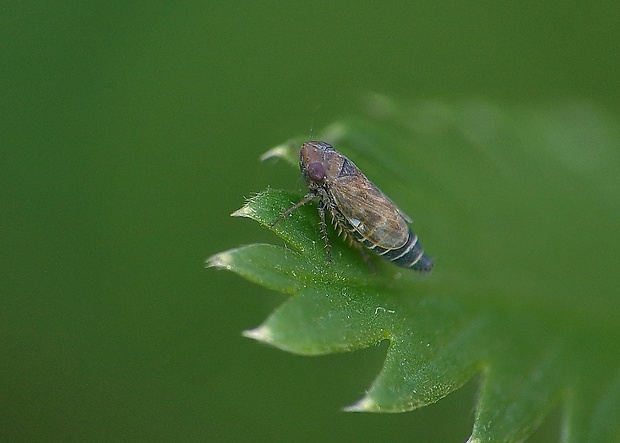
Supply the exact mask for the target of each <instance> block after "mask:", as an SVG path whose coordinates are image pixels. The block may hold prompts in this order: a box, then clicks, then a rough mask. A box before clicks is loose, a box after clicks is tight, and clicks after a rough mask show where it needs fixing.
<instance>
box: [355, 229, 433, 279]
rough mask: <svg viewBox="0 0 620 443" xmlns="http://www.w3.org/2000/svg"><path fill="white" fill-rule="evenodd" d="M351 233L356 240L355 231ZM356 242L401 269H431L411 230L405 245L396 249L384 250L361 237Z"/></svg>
mask: <svg viewBox="0 0 620 443" xmlns="http://www.w3.org/2000/svg"><path fill="white" fill-rule="evenodd" d="M351 233H352V234H353V235H354V236H355V237H356V238H357V237H358V235H359V233H357V231H355V230H354V231H351ZM356 234H357V235H356ZM358 240H359V242H360V243H362V244H363V245H364V246H366V247H367V248H368V249H370V250H372V251H373V252H375V253H376V254H378V255H380V256H382V257H385V258H386V259H388V260H390V261H392V262H394V263H395V264H397V265H398V266H402V267H403V268H413V269H417V270H418V271H430V270H431V268H432V267H433V261H432V260H431V259H430V258H429V257H428V256H427V255H426V254H424V249H423V248H422V245H421V244H420V242H419V241H418V236H417V235H416V234H414V232H413V231H412V230H409V238H408V239H407V241H406V242H405V244H404V245H403V246H401V247H400V248H398V249H384V248H382V247H380V246H378V245H375V244H373V243H372V242H371V241H370V240H368V239H366V238H364V237H361V236H360V238H358Z"/></svg>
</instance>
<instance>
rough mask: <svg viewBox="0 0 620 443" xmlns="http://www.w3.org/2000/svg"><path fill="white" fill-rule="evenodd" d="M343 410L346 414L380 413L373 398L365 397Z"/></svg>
mask: <svg viewBox="0 0 620 443" xmlns="http://www.w3.org/2000/svg"><path fill="white" fill-rule="evenodd" d="M342 410H343V411H345V412H373V411H378V410H379V407H378V405H377V403H375V401H374V400H373V399H372V398H370V397H364V398H362V399H361V400H359V401H358V402H356V403H353V404H352V405H350V406H347V407H345V408H342Z"/></svg>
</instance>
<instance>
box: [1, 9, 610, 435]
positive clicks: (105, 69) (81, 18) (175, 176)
mask: <svg viewBox="0 0 620 443" xmlns="http://www.w3.org/2000/svg"><path fill="white" fill-rule="evenodd" d="M619 17H620V4H619V3H618V2H615V1H611V0H610V1H607V2H606V1H598V2H589V3H584V2H560V1H557V0H552V1H549V2H543V3H541V2H532V1H526V2H512V3H510V4H508V3H505V4H502V3H501V2H500V3H498V2H490V1H473V0H469V1H465V2H460V3H454V2H420V1H413V2H394V1H392V2H372V1H361V2H352V1H342V2H327V1H322V2H306V3H301V2H289V3H287V2H272V1H264V2H249V1H245V2H244V1H235V0H233V1H227V2H213V1H198V2H196V1H188V2H182V3H179V2H176V3H173V2H161V1H149V2H146V1H123V2H118V1H107V2H101V1H91V2H77V1H62V2H61V1H54V0H52V1H47V2H35V1H20V2H5V4H3V5H1V6H0V60H1V62H0V146H1V149H2V150H1V151H0V152H1V155H0V183H1V186H0V196H1V200H0V203H1V208H2V209H1V211H0V291H1V293H0V439H1V440H3V441H299V442H314V441H321V442H330V441H333V442H347V441H351V442H354V441H421V442H427V441H437V442H439V441H451V442H454V441H464V440H465V439H466V438H467V436H468V435H469V431H470V428H471V425H472V422H473V411H474V404H475V395H476V387H477V386H476V381H475V380H474V381H472V382H471V383H469V384H468V385H466V386H465V387H464V388H463V389H461V390H460V391H458V392H456V393H454V394H452V395H450V396H449V397H447V398H446V399H444V400H442V401H440V402H439V403H437V404H436V405H433V406H431V407H428V408H425V409H423V410H421V411H416V412H412V413H407V414H398V415H372V414H348V413H342V412H340V408H341V407H342V406H345V405H347V404H349V403H351V402H353V401H355V400H357V399H358V398H359V397H360V396H361V395H362V394H363V390H364V389H365V388H366V387H367V386H368V385H369V384H370V382H371V381H372V379H373V377H374V375H375V374H376V373H377V371H378V370H379V368H380V367H381V362H382V358H383V356H384V354H385V344H383V345H380V346H377V347H375V348H372V349H368V350H365V351H361V352H356V353H352V354H345V355H335V356H327V357H319V358H317V357H314V358H306V357H299V356H293V355H289V354H286V353H284V352H281V351H277V350H274V349H271V348H268V347H265V346H261V345H258V344H256V343H254V342H252V341H251V340H248V339H245V338H243V337H242V336H241V335H240V332H241V331H242V330H244V329H247V328H251V327H255V326H257V325H258V324H260V322H261V321H262V320H263V319H264V318H265V317H266V316H267V315H268V313H269V312H270V311H271V309H273V307H275V306H277V304H278V303H280V302H281V301H282V300H283V296H282V295H280V294H275V293H272V292H269V291H267V290H265V289H263V288H260V287H257V286H255V285H252V284H250V283H247V282H245V281H243V280H241V279H240V278H238V277H236V276H235V275H233V274H229V273H226V272H218V271H215V270H213V269H209V270H205V269H204V267H203V266H204V259H205V258H207V257H208V256H209V255H211V254H213V253H216V252H219V251H221V250H224V249H228V248H231V247H235V246H239V245H242V244H245V243H251V242H261V241H262V242H278V240H277V239H276V238H275V237H274V236H273V235H271V234H270V233H269V232H268V231H267V230H265V229H261V228H260V227H259V226H258V225H257V224H255V223H252V222H250V221H249V220H242V219H231V218H230V217H229V214H230V213H231V212H232V211H234V210H235V209H237V208H238V207H239V206H240V205H241V204H242V203H243V201H244V197H247V196H249V195H250V194H252V193H253V192H257V191H260V190H262V189H264V188H266V187H267V186H271V187H276V188H287V189H301V183H300V181H299V180H298V174H297V173H296V172H295V171H294V170H292V169H290V168H288V167H286V166H284V165H282V164H280V165H278V164H276V165H273V164H260V163H259V162H258V157H259V155H260V154H261V153H262V152H264V151H265V150H266V149H268V148H270V147H272V146H273V145H275V144H278V143H280V142H282V141H284V140H286V139H288V138H290V137H292V136H298V135H305V134H308V136H309V134H310V133H311V131H312V130H314V131H315V132H316V131H317V130H318V129H320V128H321V127H323V126H325V125H326V124H328V123H330V122H332V121H333V120H334V119H336V118H338V117H340V116H344V115H352V114H356V113H358V112H359V111H360V109H361V106H360V98H361V97H362V96H363V95H364V94H365V93H367V92H369V91H373V92H379V93H385V94H387V95H388V96H392V97H395V98H398V99H404V100H416V99H429V98H430V99H433V100H445V101H448V102H449V101H454V100H459V99H461V98H471V97H482V98H485V99H489V100H492V101H494V102H496V103H498V104H500V105H502V104H514V103H519V104H523V103H541V102H554V101H562V100H566V99H575V98H576V99H579V100H585V101H588V102H591V103H592V104H593V105H594V106H596V107H599V108H601V109H603V110H604V111H606V112H609V113H611V114H612V115H618V113H619V112H620V87H619V86H620V84H619V83H620V82H619V80H618V78H619V75H618V73H619V72H620V38H619V37H618V35H619V34H618V29H619V28H618V25H619ZM559 422H560V416H559V413H556V414H554V415H553V416H552V417H551V418H550V419H549V420H548V421H547V422H546V423H545V425H544V426H543V428H542V429H541V430H540V431H539V432H538V434H537V435H536V436H535V437H534V440H536V439H538V441H549V439H553V438H554V437H557V435H558V434H559V430H558V428H557V426H558V423H559Z"/></svg>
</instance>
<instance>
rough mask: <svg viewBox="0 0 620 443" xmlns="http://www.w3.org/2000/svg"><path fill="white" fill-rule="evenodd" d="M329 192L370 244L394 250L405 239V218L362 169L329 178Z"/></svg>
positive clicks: (406, 228) (402, 243) (353, 225)
mask: <svg viewBox="0 0 620 443" xmlns="http://www.w3.org/2000/svg"><path fill="white" fill-rule="evenodd" d="M329 192H330V194H331V196H332V198H333V199H334V203H335V204H336V206H337V207H338V210H339V211H340V212H341V213H342V215H344V217H345V218H346V219H347V221H348V222H349V224H350V225H351V226H352V227H353V228H354V229H355V230H356V231H357V232H358V233H359V234H360V235H361V236H363V237H364V238H366V239H368V240H369V241H370V242H371V243H373V244H375V245H377V246H379V247H381V248H384V249H396V248H399V247H401V246H403V245H404V244H405V243H406V242H407V239H408V238H409V227H408V226H407V219H408V217H407V216H406V215H405V214H404V213H403V212H402V211H401V210H400V209H398V207H397V206H396V205H395V204H394V203H393V202H392V200H390V199H389V198H388V197H387V196H386V195H385V194H384V193H383V192H381V191H380V190H379V188H377V187H376V186H375V185H374V184H373V183H372V182H371V181H370V180H368V178H366V176H365V175H364V174H362V173H361V172H359V174H357V175H354V176H353V175H347V176H340V177H338V178H337V179H335V180H332V181H331V183H330V184H329Z"/></svg>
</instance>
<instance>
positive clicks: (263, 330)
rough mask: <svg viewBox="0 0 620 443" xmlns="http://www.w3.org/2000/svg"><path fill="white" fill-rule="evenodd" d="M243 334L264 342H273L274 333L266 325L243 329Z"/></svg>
mask: <svg viewBox="0 0 620 443" xmlns="http://www.w3.org/2000/svg"><path fill="white" fill-rule="evenodd" d="M243 336H244V337H247V338H251V339H253V340H257V341H260V342H263V343H272V342H273V334H272V333H271V329H269V328H268V327H266V326H259V327H258V328H255V329H247V330H245V331H243Z"/></svg>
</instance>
